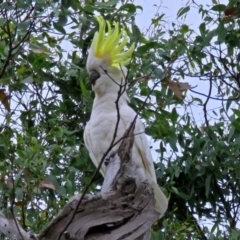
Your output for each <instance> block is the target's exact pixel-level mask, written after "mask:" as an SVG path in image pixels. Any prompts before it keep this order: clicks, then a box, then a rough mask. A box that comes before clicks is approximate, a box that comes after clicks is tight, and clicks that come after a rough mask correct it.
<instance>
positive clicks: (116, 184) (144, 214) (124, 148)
mask: <svg viewBox="0 0 240 240" xmlns="http://www.w3.org/2000/svg"><path fill="white" fill-rule="evenodd" d="M133 130H134V124H132V126H131V128H130V129H128V130H127V131H126V133H125V136H124V138H123V141H122V143H121V146H120V148H119V150H118V152H115V153H112V154H111V157H110V158H109V159H108V161H107V163H108V165H107V167H106V176H105V179H104V183H103V187H102V190H101V194H99V195H97V196H94V195H90V194H87V195H85V196H84V198H83V201H82V202H81V204H80V206H79V207H78V209H77V212H76V214H75V216H74V218H73V221H72V222H71V223H70V225H69V226H68V228H67V229H66V231H65V232H64V234H63V235H62V237H61V239H62V240H63V239H72V240H74V239H75V240H77V239H78V240H96V239H97V240H118V239H119V240H120V239H125V240H149V239H150V235H151V232H150V228H151V226H152V224H153V223H154V222H155V221H156V220H157V219H158V218H159V216H160V214H159V213H158V212H157V211H156V210H155V200H154V196H153V190H152V188H151V186H150V185H149V184H148V182H147V181H144V180H142V179H139V178H138V177H137V176H136V174H135V171H136V167H135V165H134V164H133V161H132V156H131V148H132V145H133V141H134V137H133ZM80 197H81V195H76V196H74V197H72V198H71V199H70V200H69V202H68V203H67V204H66V206H65V207H64V209H63V210H62V212H61V213H60V214H59V215H58V216H57V217H56V218H55V219H53V220H52V222H51V223H50V224H49V225H48V227H47V228H46V229H45V230H44V231H43V232H42V233H41V234H40V235H38V236H37V239H38V240H55V239H58V236H59V234H60V233H61V232H62V230H63V229H64V227H65V226H66V224H67V223H68V222H69V220H70V219H71V218H72V216H73V214H74V211H75V209H76V206H77V205H78V201H79V199H80Z"/></svg>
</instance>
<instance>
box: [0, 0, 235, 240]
mask: <svg viewBox="0 0 240 240" xmlns="http://www.w3.org/2000/svg"><path fill="white" fill-rule="evenodd" d="M209 2H210V1H209ZM225 4H226V5H223V4H222V3H218V2H217V1H212V2H210V3H209V5H207V6H203V5H198V4H197V3H195V2H194V1H192V2H191V4H188V5H186V6H184V7H182V8H181V9H179V11H178V12H177V15H176V18H177V21H176V22H174V23H172V24H168V26H169V27H162V26H163V25H165V22H166V21H168V20H167V18H166V17H165V15H164V13H161V12H159V13H158V14H157V15H156V16H151V17H152V20H151V21H152V24H151V28H150V30H151V31H150V30H149V31H148V33H144V32H142V30H141V28H140V26H136V25H135V16H136V13H137V12H139V11H142V10H143V9H142V7H141V6H138V5H135V4H134V1H118V0H110V1H97V0H85V1H78V0H61V1H58V0H47V1H42V0H39V1H37V2H36V1H32V0H26V1H24V0H20V1H10V0H9V1H8V0H6V1H3V2H2V3H1V4H0V40H1V41H0V58H1V59H0V85H1V86H0V88H1V89H4V92H2V91H1V92H0V100H1V104H0V114H1V116H0V119H1V121H0V208H1V209H4V210H6V209H8V208H9V207H10V206H11V205H12V207H13V210H14V213H15V216H16V217H17V218H18V219H19V221H20V223H21V224H22V226H23V228H25V229H26V230H27V231H32V232H40V231H41V230H42V229H43V228H44V226H45V225H46V224H47V223H48V222H50V221H51V219H52V218H53V217H54V216H56V214H57V213H58V212H59V211H60V210H61V209H62V208H63V206H64V205H65V204H66V201H67V200H68V199H69V198H70V197H71V196H72V195H73V194H75V193H77V192H81V191H82V189H83V187H84V186H86V184H87V183H88V182H89V181H90V179H91V177H92V175H93V172H94V170H95V167H94V166H93V164H92V163H91V160H90V158H89V156H88V152H87V150H86V149H85V147H84V143H83V130H84V127H85V125H86V122H87V121H88V119H89V117H90V112H91V107H92V100H93V93H92V91H91V86H90V83H89V81H88V75H87V72H86V69H85V64H86V59H87V54H88V48H89V46H90V44H91V41H92V38H93V35H94V33H95V31H96V29H97V24H96V21H95V19H94V17H93V15H94V14H102V15H104V16H105V18H106V19H107V20H109V21H113V20H116V21H120V22H121V23H122V24H124V25H125V27H126V30H127V31H128V32H129V34H130V39H131V41H132V42H136V43H137V47H136V49H135V52H134V56H133V59H132V62H131V68H130V69H129V82H130V83H129V85H130V87H129V90H128V92H129V95H130V99H131V103H130V104H131V106H132V107H133V108H134V109H135V110H136V111H138V110H141V113H140V115H141V117H142V118H143V119H144V121H145V123H146V133H147V134H148V135H150V136H151V137H152V138H153V139H154V140H156V141H159V140H160V142H159V148H158V149H157V150H156V152H157V153H158V156H159V159H158V160H159V161H157V162H156V164H155V167H156V175H157V178H158V181H159V184H160V185H161V186H163V189H164V192H165V194H166V195H167V197H168V199H169V208H168V211H167V213H166V214H165V216H164V218H163V219H161V220H159V221H158V222H157V223H156V224H155V225H154V226H153V232H152V239H163V240H165V239H166V240H168V239H178V240H181V239H213V240H215V239H231V240H237V239H239V237H240V232H239V229H238V228H237V224H239V215H240V213H239V199H240V189H239V186H240V164H239V155H240V152H239V151H240V150H239V149H240V137H239V133H240V110H239V103H238V102H239V92H240V91H239V87H240V85H239V83H240V74H239V71H240V65H239V59H240V49H239V46H240V33H239V31H240V29H239V14H236V13H238V12H237V11H239V10H240V9H239V8H240V6H239V2H238V1H237V0H230V1H229V2H228V3H225ZM232 8H234V9H235V10H234V11H235V12H234V13H231V14H232V15H230V18H229V19H228V21H226V19H225V18H222V17H221V16H222V14H224V13H225V12H226V11H227V10H229V9H232ZM194 9H195V10H196V9H197V10H198V13H199V17H200V18H201V23H200V24H199V26H198V28H196V29H195V28H193V27H192V24H189V23H188V22H187V20H186V19H187V18H186V17H187V14H188V13H190V12H191V11H193V10H194ZM150 33H151V34H150ZM148 76H150V78H151V79H153V80H151V81H149V82H148V81H147V80H146V79H149V77H148ZM132 79H135V81H132V82H131V80H132ZM137 79H140V80H139V81H137ZM170 80H174V81H175V80H176V81H179V82H183V81H185V82H189V83H191V81H195V82H198V87H197V88H196V89H192V90H193V91H195V92H196V91H198V90H199V89H200V90H199V92H200V93H199V94H195V93H194V92H189V91H188V92H186V90H189V89H188V88H183V89H182V90H183V91H184V95H186V97H185V98H184V99H179V97H178V96H177V94H176V89H175V91H174V90H173V89H171V88H169V81H170ZM205 82H207V83H208V85H209V89H210V90H209V89H206V87H205V86H206V85H205V84H204V83H205ZM174 93H175V94H174ZM201 94H202V95H201ZM149 95H150V100H149V101H147V103H146V104H145V106H144V108H142V105H143V104H144V101H145V98H146V97H148V96H149ZM7 96H8V98H7V99H8V101H9V103H10V111H8V109H7V107H6V104H4V100H5V99H6V97H7ZM212 98H213V99H212ZM211 102H212V105H214V104H217V106H218V108H216V109H215V107H211V108H214V109H213V110H210V109H211V108H210V107H209V104H211ZM196 106H197V108H198V109H200V111H201V120H200V122H199V120H197V121H196V119H195V116H194V115H193V114H192V107H196ZM154 156H156V155H154ZM156 160H157V159H156ZM101 183H102V178H101V176H100V175H99V177H98V179H97V180H96V181H95V183H94V184H93V185H92V186H91V188H90V191H91V192H97V191H98V189H99V186H101ZM238 227H239V225H238Z"/></svg>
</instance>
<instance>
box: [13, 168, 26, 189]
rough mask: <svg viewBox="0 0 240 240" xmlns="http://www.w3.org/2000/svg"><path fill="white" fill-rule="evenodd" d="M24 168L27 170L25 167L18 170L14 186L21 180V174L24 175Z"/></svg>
mask: <svg viewBox="0 0 240 240" xmlns="http://www.w3.org/2000/svg"><path fill="white" fill-rule="evenodd" d="M24 170H25V169H24V168H23V169H22V170H20V171H19V172H18V174H17V175H16V177H15V180H14V187H15V188H16V187H18V185H19V182H20V179H21V175H22V173H23V171H24Z"/></svg>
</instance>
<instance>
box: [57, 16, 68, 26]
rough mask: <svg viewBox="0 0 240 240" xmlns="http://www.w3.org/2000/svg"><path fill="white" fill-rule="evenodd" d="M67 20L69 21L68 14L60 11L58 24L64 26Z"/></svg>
mask: <svg viewBox="0 0 240 240" xmlns="http://www.w3.org/2000/svg"><path fill="white" fill-rule="evenodd" d="M67 21H68V18H67V16H66V15H64V14H61V13H60V14H59V18H58V22H57V24H58V25H60V26H64V25H65V24H66V23H67Z"/></svg>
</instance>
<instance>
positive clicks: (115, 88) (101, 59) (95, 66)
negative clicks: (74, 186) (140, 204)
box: [84, 16, 168, 216]
mask: <svg viewBox="0 0 240 240" xmlns="http://www.w3.org/2000/svg"><path fill="white" fill-rule="evenodd" d="M96 19H97V21H98V23H99V31H98V32H96V33H95V35H94V38H93V42H92V44H91V47H90V50H89V55H88V59H87V71H88V73H89V79H90V82H91V84H92V88H93V91H94V93H95V99H94V103H93V108H92V113H91V117H90V120H89V122H88V123H87V125H86V128H85V131H84V142H85V145H86V148H87V149H88V151H89V155H90V157H91V159H92V161H93V163H94V164H95V166H96V167H98V165H99V163H100V161H101V159H102V157H103V155H104V154H105V152H106V151H107V149H108V148H109V146H110V144H111V142H112V139H113V134H114V132H115V128H116V123H117V119H118V112H117V108H116V103H115V102H116V100H117V98H118V94H119V89H120V86H123V85H124V84H125V82H126V74H127V69H126V67H124V66H125V65H127V64H128V63H129V61H130V58H131V55H132V53H133V51H134V44H132V45H131V47H130V48H129V49H128V50H126V51H124V48H125V47H126V44H127V42H128V36H127V33H126V31H125V30H124V29H121V30H120V28H119V23H117V22H114V23H113V26H114V29H112V28H111V25H110V23H109V22H108V21H105V20H104V19H103V17H101V16H98V17H96ZM106 26H107V32H106V30H105V29H106ZM118 109H119V115H120V121H119V125H118V129H117V131H116V133H117V135H116V139H115V142H116V141H118V140H119V139H121V138H122V137H123V135H124V133H125V131H126V130H127V129H128V128H129V126H130V124H131V123H132V121H133V120H134V118H135V116H136V112H135V111H134V110H133V109H132V108H131V107H129V106H128V96H127V93H126V91H124V93H123V94H122V95H121V97H120V98H119V100H118ZM144 131H145V129H144V125H143V123H142V122H141V120H140V119H139V118H137V119H136V125H135V130H134V135H135V137H134V143H133V148H132V159H133V161H134V163H135V165H136V174H138V176H139V177H140V178H141V179H143V180H145V179H147V180H148V182H149V183H150V184H151V186H152V187H153V190H154V197H155V200H156V205H155V206H156V207H155V208H156V210H157V211H158V212H159V213H160V216H162V215H163V214H164V212H165V211H166V210H167V206H168V203H167V199H166V197H165V195H164V194H163V192H162V190H161V189H160V187H159V186H158V184H157V180H156V175H155V170H154V166H153V159H152V155H151V151H150V147H149V145H148V141H147V138H146V135H145V133H144ZM119 145H120V143H119V144H117V145H116V146H114V147H113V149H112V150H111V152H112V151H114V150H117V149H118V148H119ZM100 172H101V174H102V175H103V176H104V174H105V165H104V164H102V166H101V169H100Z"/></svg>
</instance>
